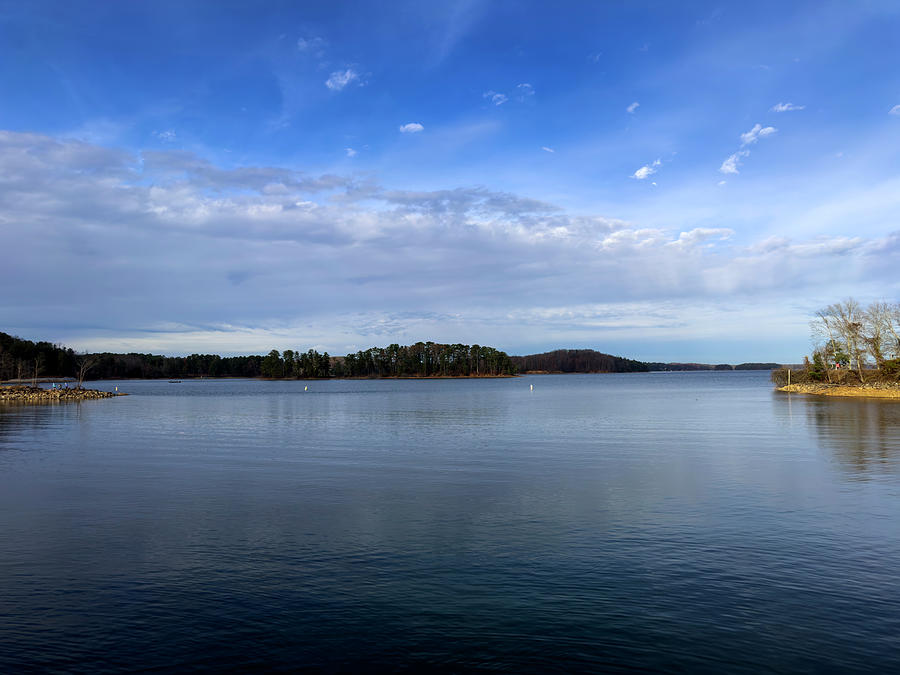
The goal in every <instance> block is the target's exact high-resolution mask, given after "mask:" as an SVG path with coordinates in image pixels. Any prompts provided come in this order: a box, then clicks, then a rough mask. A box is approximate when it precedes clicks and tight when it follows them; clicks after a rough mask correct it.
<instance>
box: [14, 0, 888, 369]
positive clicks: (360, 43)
mask: <svg viewBox="0 0 900 675" xmlns="http://www.w3.org/2000/svg"><path fill="white" fill-rule="evenodd" d="M0 9H2V11H0V59H2V63H3V64H4V67H3V68H2V69H0V92H2V95H0V250H2V251H3V252H4V253H3V256H2V258H3V264H2V265H0V283H2V287H3V288H4V290H5V292H4V293H3V297H2V298H0V330H4V331H5V332H10V333H14V334H18V335H21V336H23V337H28V338H32V339H49V340H52V341H58V342H64V343H66V344H69V345H72V346H74V347H76V348H79V349H89V350H100V349H103V350H115V351H123V350H129V351H130V350H136V351H153V352H163V353H170V354H179V353H190V352H195V351H201V352H219V353H248V352H260V351H267V350H268V349H271V348H273V347H275V348H279V349H284V348H295V349H296V348H301V349H307V348H310V347H315V348H317V349H320V350H327V351H329V352H331V353H336V354H342V353H347V352H348V351H354V350H356V349H359V348H366V347H369V346H372V345H383V344H388V343H391V342H401V343H408V342H414V341H416V340H420V339H422V340H428V339H432V340H437V341H446V342H467V343H481V344H491V345H495V346H497V347H499V348H501V349H505V350H507V351H508V352H510V353H529V352H535V351H543V350H546V349H552V348H558V347H591V348H595V349H598V350H601V351H607V352H612V353H617V354H622V355H626V356H630V357H634V358H641V359H648V360H703V361H730V362H739V361H748V360H765V361H769V360H775V361H797V360H799V359H800V357H801V356H802V354H804V353H806V352H807V351H808V350H809V330H808V325H807V324H808V321H809V319H810V318H811V315H812V313H813V312H814V311H815V310H816V309H818V308H819V307H821V306H824V305H825V304H828V303H830V302H833V301H836V300H839V299H842V298H844V297H847V296H854V297H857V298H858V299H860V300H862V301H868V300H876V299H878V300H880V299H884V300H888V301H896V300H898V299H900V298H898V296H900V292H898V290H900V288H898V287H900V275H898V274H897V272H896V268H897V263H898V253H900V224H898V214H900V57H898V51H897V49H896V36H897V35H898V34H900V5H898V4H897V3H894V2H854V3H846V2H840V3H839V2H835V3H828V2H808V3H807V2H792V3H782V2H770V3H766V2H761V3H753V4H749V3H706V2H689V3H672V2H650V3H646V2H632V1H629V2H602V3H600V2H597V3H587V2H583V3H552V4H549V3H536V2H535V3H529V2H474V1H472V2H456V3H438V2H428V3H425V2H409V3H404V2H377V3H376V2H369V3H359V2H344V3H340V2H338V3H328V4H327V5H326V4H325V3H318V4H313V3H306V4H302V3H288V2H285V3H272V2H270V3H222V2H215V3H214V2H208V3H199V2H183V1H182V2H178V3H166V2H152V3H149V2H135V3H100V2H97V3H70V2H66V3H62V2H60V3H46V2H43V3H42V2H30V3H11V2H0Z"/></svg>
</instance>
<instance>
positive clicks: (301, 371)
mask: <svg viewBox="0 0 900 675" xmlns="http://www.w3.org/2000/svg"><path fill="white" fill-rule="evenodd" d="M515 372H516V370H515V366H514V365H513V364H512V362H511V360H510V358H509V356H508V355H507V354H506V353H505V352H502V351H499V350H497V349H494V348H493V347H484V346H480V345H471V346H470V345H463V344H452V345H445V344H438V343H434V342H417V343H415V344H413V345H408V346H403V345H398V344H392V345H389V346H388V347H373V348H371V349H368V350H366V351H359V352H356V353H355V354H347V356H344V357H332V356H329V355H328V353H327V352H326V353H324V354H320V353H319V352H317V351H315V350H313V349H310V350H308V351H306V352H301V351H294V350H291V349H285V350H284V352H279V351H278V350H275V349H273V350H272V351H270V352H269V353H268V354H267V355H266V356H257V355H253V356H218V355H216V354H191V355H190V356H158V355H155V354H136V353H132V354H112V353H108V352H104V353H99V354H76V353H75V352H74V351H72V350H71V349H68V348H66V347H61V346H59V345H53V344H51V343H49V342H37V343H35V342H31V341H29V340H23V339H21V338H17V337H13V336H11V335H7V334H6V333H0V381H4V380H14V379H19V380H27V379H32V378H41V377H74V378H76V379H80V378H82V377H87V378H88V379H97V380H103V379H143V378H147V379H152V378H163V379H181V378H193V377H269V378H298V379H299V378H303V379H307V378H326V377H468V376H476V377H478V376H496V375H513V374H515Z"/></svg>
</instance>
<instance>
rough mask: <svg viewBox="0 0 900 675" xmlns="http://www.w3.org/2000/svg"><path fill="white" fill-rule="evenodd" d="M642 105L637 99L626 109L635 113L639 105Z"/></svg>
mask: <svg viewBox="0 0 900 675" xmlns="http://www.w3.org/2000/svg"><path fill="white" fill-rule="evenodd" d="M640 105H641V104H640V103H638V102H637V101H635V102H634V103H632V104H631V105H630V106H628V107H627V108H625V110H627V111H628V112H630V113H633V112H634V111H635V110H637V109H638V107H639V106H640Z"/></svg>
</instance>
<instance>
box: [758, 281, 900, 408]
mask: <svg viewBox="0 0 900 675" xmlns="http://www.w3.org/2000/svg"><path fill="white" fill-rule="evenodd" d="M810 325H811V328H812V337H813V343H814V344H815V345H816V346H815V348H814V350H813V353H812V358H810V357H805V358H804V360H803V365H802V366H800V367H799V368H794V367H785V368H779V369H777V370H773V371H772V381H773V382H774V383H775V385H776V388H777V390H778V391H783V392H787V393H797V394H814V395H818V396H853V397H866V398H887V399H900V305H898V304H896V303H893V304H891V303H886V302H873V303H872V304H870V305H868V306H867V307H864V306H862V305H861V304H860V303H859V302H857V301H856V300H854V299H852V298H848V299H847V300H844V301H842V302H838V303H835V304H833V305H829V306H828V307H826V308H825V309H822V310H819V311H818V312H816V318H815V319H814V320H813V321H812V322H811V324H810Z"/></svg>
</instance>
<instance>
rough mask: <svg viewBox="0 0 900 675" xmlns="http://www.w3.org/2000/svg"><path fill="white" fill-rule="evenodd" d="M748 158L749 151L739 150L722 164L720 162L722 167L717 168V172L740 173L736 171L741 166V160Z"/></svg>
mask: <svg viewBox="0 0 900 675" xmlns="http://www.w3.org/2000/svg"><path fill="white" fill-rule="evenodd" d="M749 156H750V151H749V150H739V151H738V152H736V153H734V154H733V155H731V156H730V157H728V158H727V159H726V160H725V161H724V162H722V166H720V167H719V171H721V172H722V173H740V171H738V167H739V166H740V165H741V159H743V158H744V157H749Z"/></svg>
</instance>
